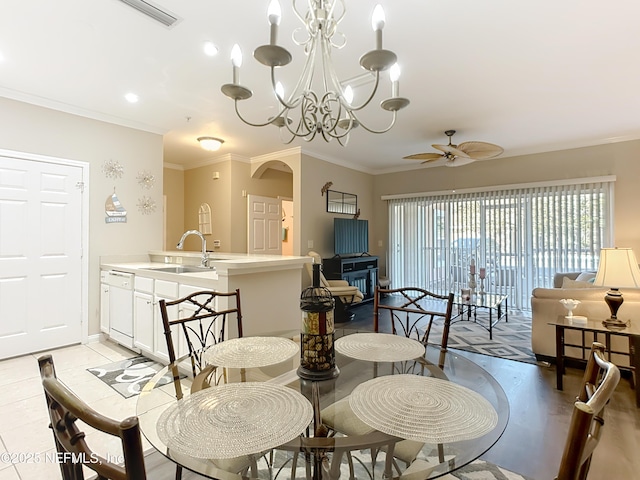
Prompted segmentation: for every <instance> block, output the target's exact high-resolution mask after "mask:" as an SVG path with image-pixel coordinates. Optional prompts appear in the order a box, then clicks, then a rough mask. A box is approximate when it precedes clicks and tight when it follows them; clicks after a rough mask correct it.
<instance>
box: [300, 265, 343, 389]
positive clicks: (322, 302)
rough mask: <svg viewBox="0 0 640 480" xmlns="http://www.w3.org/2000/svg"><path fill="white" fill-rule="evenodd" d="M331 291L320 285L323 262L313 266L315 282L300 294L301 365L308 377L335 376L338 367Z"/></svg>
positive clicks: (333, 302) (333, 303)
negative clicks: (321, 264)
mask: <svg viewBox="0 0 640 480" xmlns="http://www.w3.org/2000/svg"><path fill="white" fill-rule="evenodd" d="M334 308H335V300H334V299H333V296H332V295H331V292H330V291H329V290H328V289H326V288H324V287H321V286H320V265H319V264H314V265H313V284H312V285H311V286H310V287H307V288H305V289H304V290H303V291H302V294H301V295H300V310H302V331H301V332H300V367H298V376H299V377H301V378H304V379H307V380H326V379H329V378H335V377H337V376H338V374H339V373H340V371H339V370H338V367H336V356H335V347H334V344H333V341H334V323H333V311H334Z"/></svg>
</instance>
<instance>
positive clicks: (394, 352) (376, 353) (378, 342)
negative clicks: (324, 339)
mask: <svg viewBox="0 0 640 480" xmlns="http://www.w3.org/2000/svg"><path fill="white" fill-rule="evenodd" d="M335 346H336V352H339V353H341V354H342V355H346V356H347V357H351V358H356V359H358V360H367V361H369V362H403V361H406V360H413V359H414V358H417V357H421V356H423V355H424V345H423V344H421V343H420V342H419V341H417V340H414V339H412V338H407V337H402V336H399V335H392V334H390V333H354V334H351V335H347V336H344V337H340V338H339V339H337V340H336V343H335Z"/></svg>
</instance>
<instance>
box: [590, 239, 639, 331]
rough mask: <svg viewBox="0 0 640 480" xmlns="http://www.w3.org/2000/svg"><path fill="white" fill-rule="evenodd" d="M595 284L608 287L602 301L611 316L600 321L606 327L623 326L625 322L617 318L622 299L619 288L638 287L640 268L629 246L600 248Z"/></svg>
mask: <svg viewBox="0 0 640 480" xmlns="http://www.w3.org/2000/svg"><path fill="white" fill-rule="evenodd" d="M593 284H594V285H595V286H601V287H609V288H610V289H611V290H609V291H608V292H607V294H606V296H605V297H604V301H605V302H606V303H607V305H608V306H609V310H610V311H611V317H610V318H608V319H606V320H604V321H603V322H602V323H603V324H604V325H605V326H606V327H625V326H626V322H623V321H621V320H619V319H618V316H617V315H618V309H619V308H620V305H622V302H624V299H623V298H622V292H620V290H619V289H620V288H639V287H640V269H638V261H637V260H636V256H635V254H634V253H633V250H631V249H630V248H603V249H602V250H600V263H599V265H598V273H597V274H596V278H595V280H594V282H593Z"/></svg>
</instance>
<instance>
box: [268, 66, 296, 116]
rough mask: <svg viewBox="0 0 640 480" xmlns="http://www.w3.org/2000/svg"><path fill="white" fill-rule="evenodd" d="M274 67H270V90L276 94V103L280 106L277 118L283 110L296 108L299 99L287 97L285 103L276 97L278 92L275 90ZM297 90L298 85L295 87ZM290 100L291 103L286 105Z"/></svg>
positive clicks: (278, 96)
mask: <svg viewBox="0 0 640 480" xmlns="http://www.w3.org/2000/svg"><path fill="white" fill-rule="evenodd" d="M275 70H276V69H275V67H271V88H273V91H274V92H275V93H276V98H277V99H278V102H279V103H280V105H281V106H282V110H280V113H279V114H278V116H280V115H282V114H283V113H284V112H285V110H290V109H292V108H296V107H297V106H298V103H300V97H299V96H297V97H294V96H293V95H292V96H291V97H289V100H288V101H285V99H284V98H281V97H280V95H278V90H277V89H276V84H277V82H276V75H275ZM297 88H298V85H296V89H297ZM295 92H296V91H295V90H294V91H293V93H295ZM291 99H293V102H292V103H288V102H289V101H291Z"/></svg>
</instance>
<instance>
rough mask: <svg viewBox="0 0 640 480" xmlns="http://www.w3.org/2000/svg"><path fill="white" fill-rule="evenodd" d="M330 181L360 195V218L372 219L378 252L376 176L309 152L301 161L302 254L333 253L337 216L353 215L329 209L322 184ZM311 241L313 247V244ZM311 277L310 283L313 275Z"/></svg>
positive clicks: (371, 242)
mask: <svg viewBox="0 0 640 480" xmlns="http://www.w3.org/2000/svg"><path fill="white" fill-rule="evenodd" d="M327 182H333V185H332V186H331V190H337V191H339V192H347V193H353V194H355V195H357V196H358V208H359V209H360V218H361V219H363V220H369V248H370V250H372V253H373V254H375V252H376V237H375V236H372V232H374V231H375V223H376V221H377V218H376V217H377V215H374V209H373V205H374V202H373V185H374V177H373V176H371V175H369V174H366V173H362V172H358V171H356V170H352V169H350V168H345V167H342V166H339V165H335V164H333V163H329V162H326V161H324V160H319V159H316V158H313V157H310V156H308V155H303V156H302V162H301V191H302V192H303V193H302V195H301V198H300V210H301V227H300V236H301V238H300V241H301V254H302V255H306V253H307V252H308V251H309V250H315V251H316V252H318V253H319V254H320V255H321V256H322V257H331V256H333V219H334V217H341V218H349V217H350V216H347V215H338V214H334V213H328V212H327V208H326V206H327V203H326V202H327V197H326V194H325V195H321V190H322V187H323V186H324V184H325V183H327ZM310 241H311V242H313V247H309V243H308V242H310ZM307 281H309V283H310V279H307Z"/></svg>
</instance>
